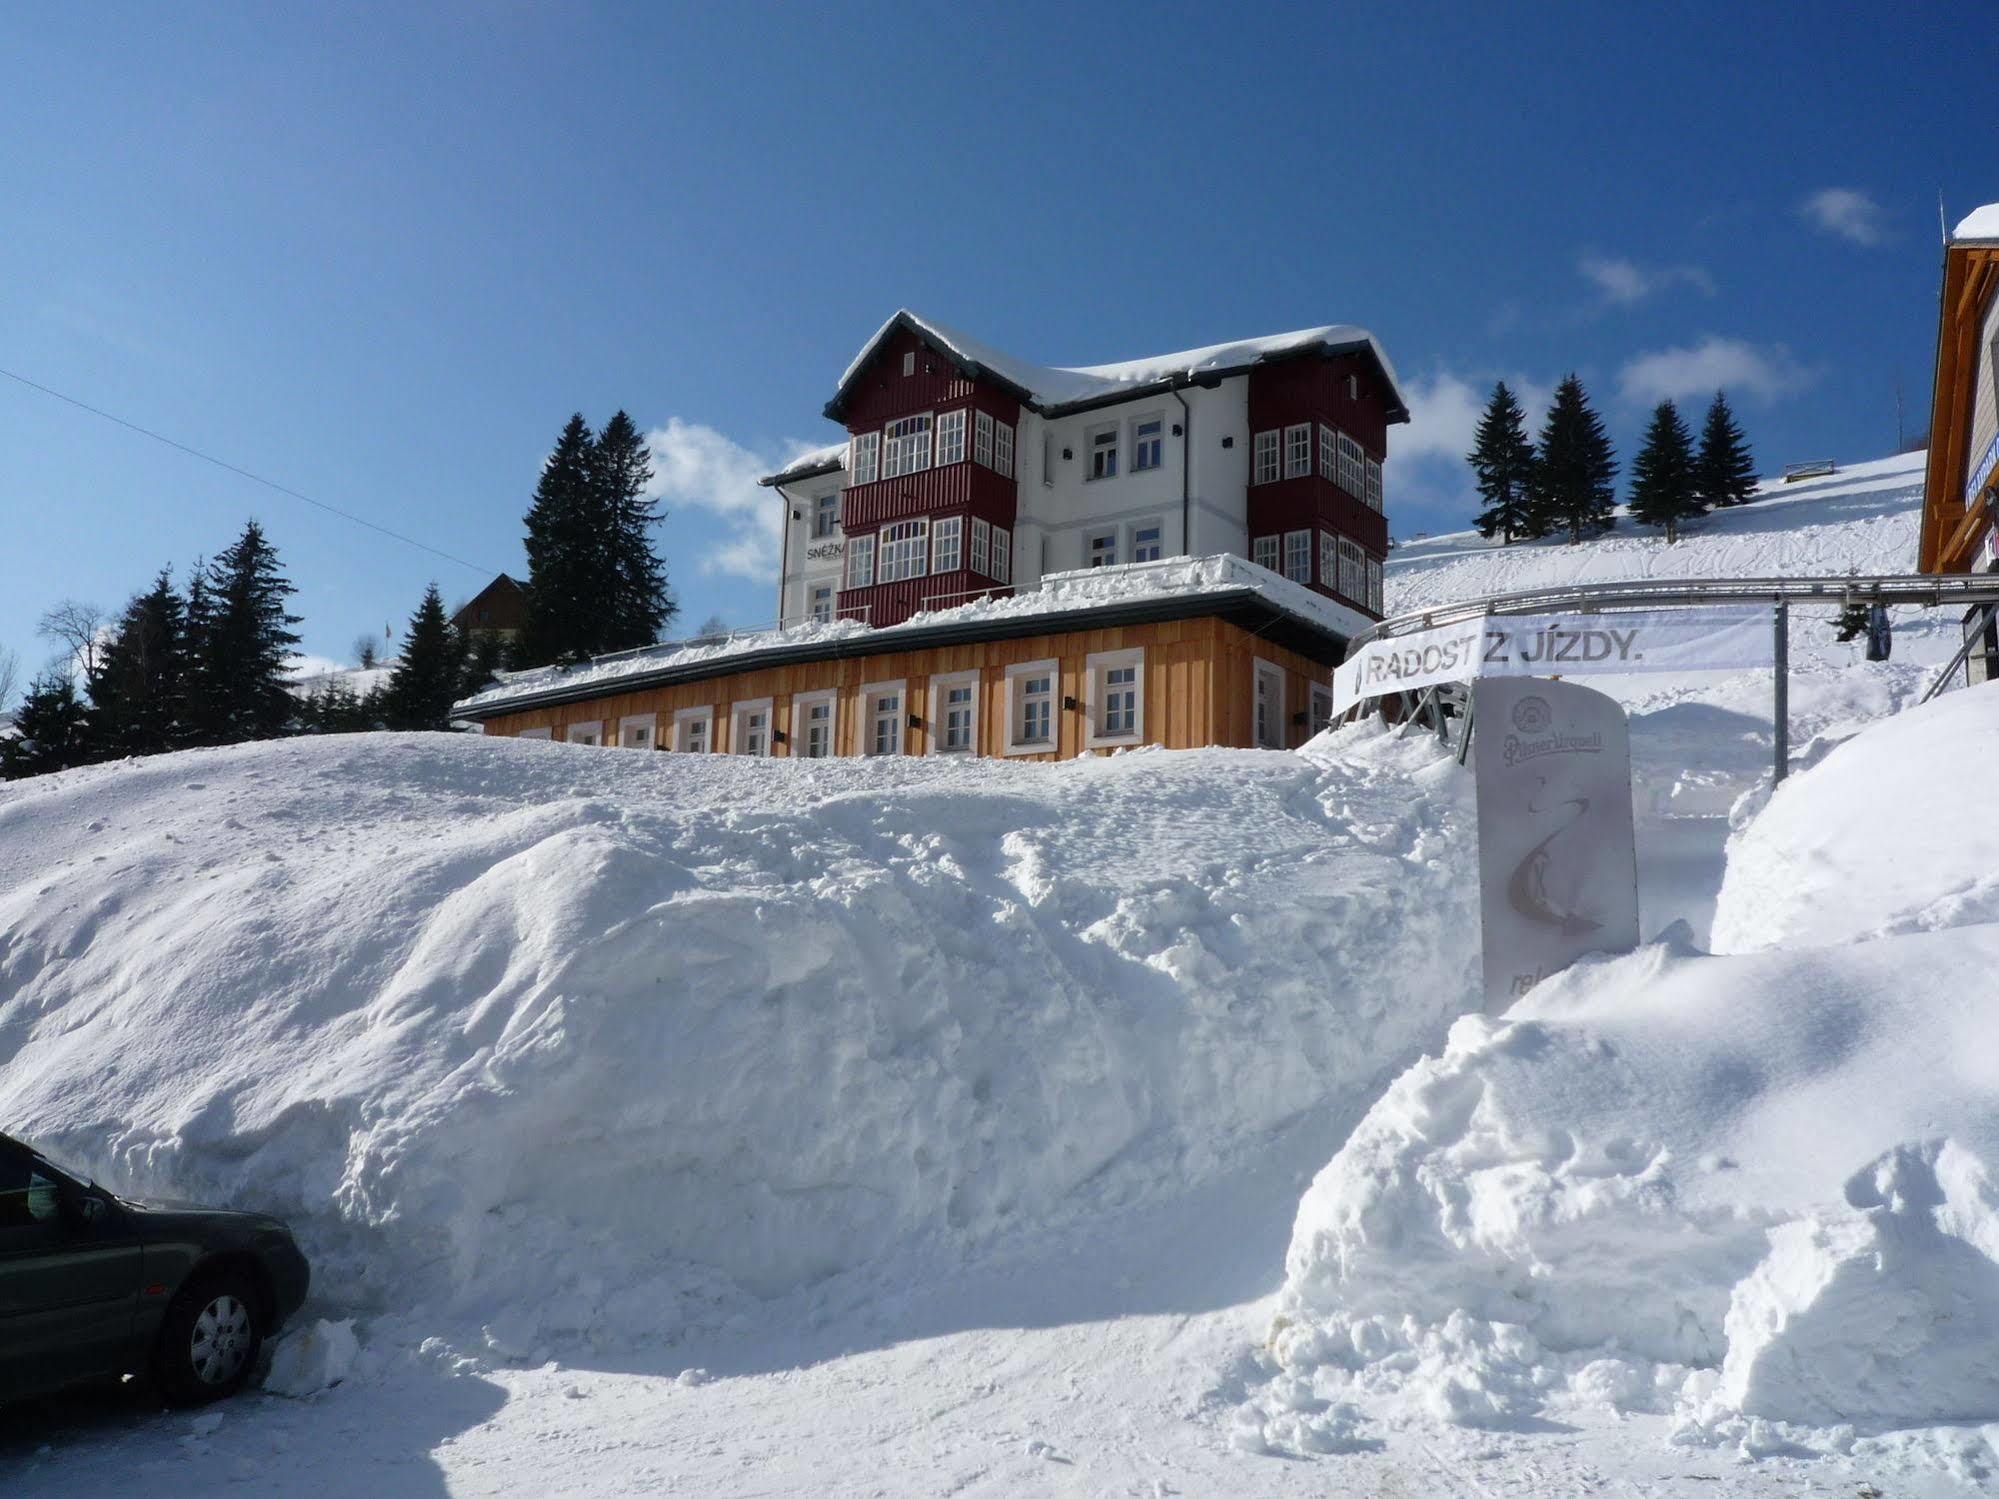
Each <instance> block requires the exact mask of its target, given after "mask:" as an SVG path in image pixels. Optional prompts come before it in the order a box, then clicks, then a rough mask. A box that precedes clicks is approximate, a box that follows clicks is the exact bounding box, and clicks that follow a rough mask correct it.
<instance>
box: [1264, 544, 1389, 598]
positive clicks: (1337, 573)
mask: <svg viewBox="0 0 1999 1499" xmlns="http://www.w3.org/2000/svg"><path fill="white" fill-rule="evenodd" d="M1314 534H1315V533H1313V532H1311V531H1286V532H1284V534H1283V535H1281V536H1276V535H1272V536H1258V537H1255V538H1254V539H1252V540H1251V542H1250V547H1249V550H1250V558H1249V560H1250V561H1252V562H1254V563H1255V564H1256V565H1257V566H1258V567H1267V568H1269V569H1270V570H1271V571H1272V572H1274V573H1281V574H1283V575H1284V576H1285V577H1287V578H1289V579H1290V580H1291V581H1292V582H1294V583H1306V584H1309V583H1311V581H1312V550H1313V548H1312V537H1313V535H1314ZM1316 534H1317V536H1318V538H1319V543H1318V553H1319V579H1318V581H1319V584H1320V586H1321V587H1324V588H1331V589H1334V590H1335V591H1337V592H1338V593H1341V594H1343V595H1344V596H1346V597H1347V598H1350V599H1352V600H1354V602H1356V603H1359V604H1364V605H1365V606H1366V607H1368V608H1369V609H1372V610H1373V611H1374V612H1375V613H1376V614H1379V613H1381V612H1382V596H1381V594H1382V589H1381V564H1380V563H1379V562H1377V561H1376V560H1375V559H1374V558H1372V557H1370V556H1368V555H1367V553H1366V552H1364V551H1362V550H1361V546H1360V543H1359V542H1357V541H1354V540H1353V539H1352V538H1350V537H1346V536H1335V535H1334V534H1333V533H1332V532H1331V531H1320V532H1317V533H1316Z"/></svg>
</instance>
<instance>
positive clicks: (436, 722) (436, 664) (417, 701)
mask: <svg viewBox="0 0 1999 1499" xmlns="http://www.w3.org/2000/svg"><path fill="white" fill-rule="evenodd" d="M464 658H465V644H464V642H463V641H462V640H461V639H460V638H459V636H458V632H457V631H456V630H454V629H452V628H451V623H450V621H449V620H447V619H446V618H445V617H444V600H443V599H442V598H441V597H439V595H438V592H437V585H436V584H435V583H432V584H431V585H430V586H429V587H428V588H426V589H425V590H424V594H423V602H422V603H420V604H418V605H417V607H416V613H414V614H412V615H411V616H410V625H409V630H408V631H407V633H405V634H404V636H403V648H402V655H401V657H400V658H399V659H398V660H397V662H396V669H395V671H394V672H392V673H391V674H390V676H389V688H388V692H387V694H386V702H385V706H386V708H387V710H388V721H389V727H391V728H394V729H448V728H450V727H451V705H452V704H453V703H454V702H456V701H457V700H458V685H459V679H460V676H461V674H462V672H463V669H464Z"/></svg>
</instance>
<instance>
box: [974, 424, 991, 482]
mask: <svg viewBox="0 0 1999 1499" xmlns="http://www.w3.org/2000/svg"><path fill="white" fill-rule="evenodd" d="M972 461H973V462H974V463H983V464H984V465H985V466H986V467H987V468H991V467H992V466H993V419H992V417H990V416H989V415H987V414H986V413H985V412H983V411H979V412H974V413H973V415H972Z"/></svg>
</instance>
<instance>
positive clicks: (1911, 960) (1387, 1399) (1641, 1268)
mask: <svg viewBox="0 0 1999 1499" xmlns="http://www.w3.org/2000/svg"><path fill="white" fill-rule="evenodd" d="M1995 962H1999V928H1992V927H1981V928H1976V929H1971V930H1967V931H1963V932H1953V933H1945V934H1932V935H1918V936H1907V937H1898V938H1891V939H1886V940H1883V941H1880V942H1874V943H1868V944H1864V945H1859V946H1854V947H1849V948H1842V949H1837V950H1832V951H1822V952H1817V953H1803V954H1800V953H1762V954H1757V955H1755V956H1751V957H1736V958H1714V957H1708V956H1706V955H1703V954H1699V953H1695V952H1693V951H1692V950H1690V949H1687V948H1685V947H1676V946H1673V945H1670V944H1668V945H1660V946H1654V947H1651V948H1647V949H1644V950H1642V951H1641V952H1639V953H1637V954H1634V955H1632V956H1630V957H1627V958H1622V959H1618V960H1614V961H1607V962H1600V963H1591V964H1584V965H1582V966H1579V967H1577V968H1574V969H1571V970H1570V971H1569V972H1568V973H1566V974H1564V975H1562V976H1560V977H1559V978H1557V979H1554V980H1550V981H1549V982H1548V983H1546V984H1544V985H1542V986H1541V988H1539V989H1538V990H1536V991H1535V993H1534V994H1533V995H1531V996H1529V998H1528V999H1527V1000H1526V1001H1524V1002H1523V1003H1522V1004H1521V1005H1519V1006H1517V1007H1516V1008H1515V1009H1514V1010H1513V1011H1512V1012H1511V1014H1510V1015H1509V1016H1507V1017H1505V1018H1498V1019H1492V1018H1485V1017H1468V1018H1465V1019H1461V1020H1459V1021H1458V1022H1457V1023H1456V1025H1455V1026H1454V1027H1453V1028H1452V1031H1451V1034H1450V1040H1449V1044H1448V1046H1447V1047H1446V1049H1445V1051H1444V1053H1443V1055H1442V1056H1440V1057H1436V1058H1432V1059H1427V1060H1425V1061H1423V1062H1421V1063H1419V1064H1418V1065H1417V1066H1416V1067H1414V1068H1413V1069H1411V1070H1410V1072H1408V1073H1407V1074H1405V1075H1404V1076H1403V1077H1402V1078H1400V1079H1398V1080H1397V1082H1396V1083H1395V1084H1394V1086H1393V1087H1392V1088H1391V1089H1390V1090H1389V1092H1388V1093H1387V1095H1386V1096H1385V1097H1384V1098H1383V1099H1382V1100H1381V1101H1380V1102H1379V1103H1378V1104H1377V1105H1376V1107H1375V1108H1374V1109H1373V1110H1372V1111H1371V1112H1370V1113H1369V1115H1368V1117H1367V1118H1366V1120H1365V1121H1364V1122H1363V1123H1362V1124H1361V1126H1360V1127H1359V1128H1358V1129H1357V1130H1356V1131H1355V1132H1354V1134H1353V1136H1352V1137H1351V1138H1350V1139H1349V1141H1348V1142H1347V1144H1346V1145H1345V1146H1344V1148H1342V1150H1341V1151H1340V1152H1339V1154H1338V1155H1337V1156H1336V1157H1335V1158H1334V1159H1333V1161H1332V1162H1331V1163H1330V1164H1329V1165H1328V1166H1327V1167H1326V1169H1325V1170H1324V1171H1323V1172H1322V1173H1321V1174H1320V1176H1319V1177H1318V1179H1317V1180H1316V1181H1315V1182H1314V1183H1313V1184H1312V1187H1311V1189H1310V1191H1309V1192H1308V1193H1307V1194H1306V1196H1305V1198H1304V1200H1303V1202H1302V1203H1301V1205H1300V1208H1299V1213H1298V1220H1297V1225H1296V1228H1295V1231H1294V1234H1293V1238H1292V1243H1291V1249H1290V1254H1289V1258H1288V1262H1287V1272H1288V1273H1287V1280H1286V1285H1285V1290H1284V1292H1283V1296H1282V1298H1281V1306H1280V1311H1279V1314H1278V1316H1277V1319H1276V1322H1275V1330H1274V1333H1273V1337H1272V1350H1273V1353H1274V1356H1275V1358H1276V1360H1277V1363H1278V1365H1279V1366H1280V1367H1281V1368H1282V1369H1283V1371H1284V1372H1285V1374H1286V1376H1287V1377H1288V1378H1290V1379H1291V1380H1293V1381H1300V1380H1302V1381H1304V1382H1306V1383H1307V1384H1309V1385H1310V1386H1311V1388H1312V1392H1313V1394H1314V1395H1315V1397H1316V1398H1318V1399H1320V1400H1323V1401H1328V1402H1333V1403H1335V1404H1337V1403H1340V1402H1351V1401H1354V1400H1356V1399H1361V1400H1369V1401H1373V1402H1375V1403H1377V1405H1378V1406H1379V1407H1381V1408H1384V1409H1386V1410H1389V1411H1400V1412H1402V1413H1405V1414H1408V1415H1411V1416H1420V1417H1423V1418H1429V1419H1442V1420H1448V1421H1453V1422H1458V1423H1462V1424H1471V1425H1512V1424H1518V1423H1520V1422H1521V1421H1523V1420H1526V1419H1528V1418H1531V1417H1534V1416H1537V1415H1541V1414H1545V1413H1548V1412H1551V1411H1557V1410H1559V1409H1561V1408H1562V1406H1563V1404H1564V1403H1565V1402H1575V1401H1578V1400H1588V1401H1598V1402H1604V1403H1610V1404H1613V1405H1615V1406H1616V1407H1617V1408H1619V1409H1626V1410H1633V1409H1637V1410H1643V1409H1663V1408H1665V1407H1666V1406H1667V1405H1668V1404H1670V1403H1671V1402H1672V1401H1673V1400H1674V1399H1675V1398H1676V1397H1677V1398H1679V1399H1680V1400H1681V1401H1682V1411H1681V1415H1682V1422H1683V1433H1684V1434H1687V1435H1689V1436H1690V1437H1697V1438H1698V1437H1712V1436H1715V1435H1721V1436H1726V1437H1730V1438H1735V1437H1738V1436H1740V1435H1741V1428H1740V1426H1739V1425H1738V1424H1736V1423H1740V1422H1742V1421H1743V1420H1745V1419H1746V1418H1751V1417H1754V1418H1760V1419H1762V1420H1764V1421H1766V1422H1767V1421H1777V1422H1790V1423H1803V1424H1805V1425H1807V1426H1826V1425H1832V1424H1835V1423H1845V1424H1848V1425H1851V1426H1854V1427H1856V1428H1859V1429H1861V1430H1863V1431H1865V1430H1878V1429H1882V1428H1886V1427H1891V1426H1898V1425H1906V1424H1911V1423H1927V1422H1937V1421H1943V1420H1954V1419H1960V1418H1970V1417H1980V1418H1983V1419H1988V1420H1990V1419H1993V1418H1995V1417H1999V1339H1995V1337H1994V1332H1995V1318H1999V1215H1995V1203H1999V1199H1995V1196H1994V1194H1993V1191H1992V1188H1991V1186H1990V1184H1989V1181H1988V1166H1987V1164H1986V1163H1990V1162H1993V1161H1999V1044H1995V1042H1994V1039H1993V1035H1994V1033H1993V1030H1992V1026H1991V1020H1990V1009H1991V1006H1990V999H1989V995H1990V987H1991V986H1990V974H1991V972H1992V969H1993V964H1994V963H1995ZM1295 1403H1296V1402H1295V1400H1293V1401H1292V1402H1291V1404H1293V1405H1295ZM1268 1405H1269V1402H1268V1399H1267V1397H1266V1404H1265V1405H1264V1406H1257V1407H1253V1408H1252V1416H1253V1417H1255V1416H1260V1415H1264V1414H1269V1413H1270V1412H1269V1410H1268V1409H1267V1407H1268Z"/></svg>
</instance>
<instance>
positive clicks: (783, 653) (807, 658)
mask: <svg viewBox="0 0 1999 1499" xmlns="http://www.w3.org/2000/svg"><path fill="white" fill-rule="evenodd" d="M1209 616H1213V617H1215V618H1218V619H1223V620H1227V621H1228V622H1230V623H1232V624H1237V625H1240V626H1241V627H1242V628H1244V629H1247V630H1250V631H1251V632H1252V633H1254V634H1256V635H1257V636H1259V637H1260V638H1262V639H1264V640H1268V641H1271V642H1272V643H1274V644H1276V645H1280V646H1283V647H1284V648H1285V649H1287V650H1291V651H1295V652H1296V653H1297V654H1299V655H1301V656H1304V657H1305V658H1306V659H1308V660H1311V661H1317V662H1319V663H1320V664H1321V665H1324V666H1337V665H1338V664H1339V662H1340V661H1341V659H1342V658H1343V657H1344V655H1345V652H1346V641H1347V637H1345V636H1343V635H1341V634H1339V633H1338V632H1336V631H1334V630H1331V629H1327V628H1325V627H1323V626H1320V625H1317V624H1314V623H1313V622H1311V621H1309V620H1306V619H1302V618H1300V617H1299V616H1298V615H1296V614H1293V613H1291V612H1290V611H1289V610H1287V609H1284V608H1282V607H1280V606H1279V605H1277V604H1274V603H1272V602H1271V601H1270V599H1269V598H1268V597H1267V596H1266V595H1265V594H1263V593H1260V592H1258V591H1257V590H1256V589H1255V588H1250V587H1243V588H1224V589H1210V590H1204V591H1202V592H1199V593H1167V594H1158V595H1153V596H1149V597H1140V598H1134V599H1130V600H1125V601H1121V602H1118V603H1111V604H1088V605H1082V606H1079V607H1077V608H1075V609H1064V610H1057V611H1051V612H1049V613H1045V614H1022V615H1002V616H997V617H988V618H983V619H977V620H964V621H952V622H949V623H945V624H938V625H932V626H927V627H918V628H908V627H902V626H898V627H897V628H896V629H895V630H894V631H893V632H892V633H891V632H886V631H884V632H876V631H867V632H864V633H861V634H855V635H848V636H842V637H839V638H836V639H832V640H820V641H813V642H811V643H808V644H800V645H774V646H772V647H770V648H769V649H767V650H759V651H744V652H742V653H741V654H739V655H731V656H716V657H709V658H707V659H705V660H700V661H690V662H685V663H682V664H680V665H676V666H663V667H661V668H660V669H659V670H657V671H650V672H633V673H631V674H629V675H626V676H621V677H618V678H616V679H615V680H612V681H603V680H595V681H586V682H579V683H573V684H569V685H561V684H556V685H551V686H550V687H548V688H547V689H546V690H544V691H541V692H532V693H523V694H522V695H520V696H519V697H513V698H508V699H506V700H505V701H503V702H495V703H490V704H477V703H472V702H465V703H458V704H454V705H453V707H452V710H451V711H452V715H453V717H456V718H462V719H466V720H468V721H470V722H474V723H484V722H486V721H488V720H490V719H495V718H505V717H507V716H508V715H510V714H514V713H527V712H532V711H534V710H535V709H537V708H550V707H556V706H559V705H561V704H564V703H579V702H588V701H589V700H590V699H592V698H600V697H614V696H619V695H622V694H625V693H629V692H637V691H642V690H644V689H646V688H652V687H670V686H676V685H678V684H680V683H684V682H700V681H706V680H708V679H710V678H713V677H726V676H734V675H735V674H737V673H739V672H746V671H761V670H765V669H767V668H770V667H774V666H799V665H804V664H806V663H809V662H814V661H835V660H845V659H848V658H851V657H857V656H885V655H891V654H898V653H901V652H904V651H920V650H932V649H935V648H937V647H939V646H947V645H969V644H973V643H976V642H979V641H987V640H1017V639H1020V638H1022V637H1024V636H1029V635H1059V634H1063V633H1066V632H1071V631H1077V630H1101V629H1110V628H1113V627H1116V626H1121V625H1139V624H1156V623H1160V622H1163V621H1166V620H1175V619H1201V618H1206V617H1209Z"/></svg>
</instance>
